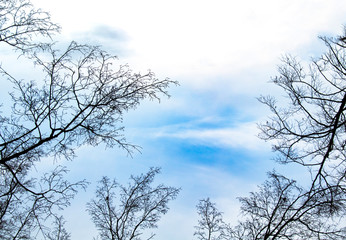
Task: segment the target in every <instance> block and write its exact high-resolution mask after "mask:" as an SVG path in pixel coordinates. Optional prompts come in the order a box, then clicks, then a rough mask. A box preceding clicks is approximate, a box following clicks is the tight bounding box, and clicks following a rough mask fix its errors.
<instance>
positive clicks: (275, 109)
mask: <svg viewBox="0 0 346 240" xmlns="http://www.w3.org/2000/svg"><path fill="white" fill-rule="evenodd" d="M345 31H346V29H345ZM321 40H322V41H323V42H324V43H325V45H326V46H327V52H326V53H325V54H323V55H322V57H320V58H319V59H316V60H313V61H312V63H311V64H310V66H309V68H308V69H305V68H303V66H302V64H301V63H300V62H299V61H297V60H296V58H294V57H291V56H286V57H284V58H283V65H282V66H280V67H279V74H280V75H279V76H278V77H275V78H274V80H273V81H274V83H275V84H277V85H278V86H280V87H281V88H282V89H284V90H285V92H286V95H287V96H288V98H289V101H290V102H289V105H288V106H286V107H280V106H278V105H277V103H276V100H275V99H274V98H273V97H261V98H260V101H261V102H263V103H264V104H266V105H268V106H269V108H270V109H271V111H272V113H273V117H272V118H271V119H270V121H268V122H267V123H265V124H262V125H260V127H261V129H262V135H261V137H262V138H263V139H265V140H275V141H277V144H275V145H274V150H275V151H278V152H279V153H280V155H279V159H278V160H279V161H280V162H282V163H290V162H294V163H298V164H301V165H304V166H308V167H310V168H311V170H312V171H313V174H314V177H315V179H314V185H320V184H325V185H328V184H341V185H342V186H343V187H345V170H346V161H345V157H346V154H345V146H346V118H345V110H346V106H345V104H346V91H345V89H346V55H345V54H346V51H345V49H346V41H345V37H344V36H342V37H339V38H327V37H321Z"/></svg>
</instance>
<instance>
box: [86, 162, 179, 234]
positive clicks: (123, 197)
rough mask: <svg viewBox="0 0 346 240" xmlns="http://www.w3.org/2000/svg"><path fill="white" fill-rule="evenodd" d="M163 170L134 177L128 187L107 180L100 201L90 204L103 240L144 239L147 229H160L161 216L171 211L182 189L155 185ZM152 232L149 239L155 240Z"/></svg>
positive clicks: (98, 192) (100, 188) (100, 190)
mask: <svg viewBox="0 0 346 240" xmlns="http://www.w3.org/2000/svg"><path fill="white" fill-rule="evenodd" d="M159 172H160V169H159V168H151V169H150V170H149V171H148V173H146V174H141V175H140V176H131V178H130V181H131V182H130V183H129V184H128V185H127V186H124V185H120V184H118V183H117V182H116V181H115V180H110V179H109V178H107V177H103V178H102V180H101V181H100V182H99V186H98V187H97V190H96V199H93V200H92V201H90V202H89V203H88V204H87V209H88V212H89V214H90V215H91V217H92V220H93V222H94V223H95V225H96V227H97V228H98V230H99V231H100V237H101V239H111V240H131V239H133V240H135V239H137V240H138V239H141V235H142V234H143V231H144V230H145V229H151V228H156V227H157V222H158V221H159V220H160V218H161V215H163V214H165V213H166V212H167V211H168V202H169V201H170V200H173V199H175V198H176V196H177V195H178V193H179V189H177V188H174V187H167V186H164V185H162V184H160V185H158V186H155V187H153V186H151V185H152V184H153V181H154V177H155V175H156V174H158V173H159ZM154 236H155V234H153V233H151V235H150V236H149V237H147V238H146V239H152V238H153V237H154Z"/></svg>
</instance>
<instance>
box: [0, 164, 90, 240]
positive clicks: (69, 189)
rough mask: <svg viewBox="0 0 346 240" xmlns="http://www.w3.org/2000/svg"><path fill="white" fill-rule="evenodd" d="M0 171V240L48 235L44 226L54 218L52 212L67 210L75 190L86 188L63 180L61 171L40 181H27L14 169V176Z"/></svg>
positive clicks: (55, 216) (59, 169)
mask: <svg viewBox="0 0 346 240" xmlns="http://www.w3.org/2000/svg"><path fill="white" fill-rule="evenodd" d="M0 170H1V173H2V174H1V183H0V194H1V195H0V238H1V239H4V240H10V239H13V240H14V239H37V236H38V235H39V234H42V235H43V236H45V235H46V234H48V232H49V231H50V228H48V227H47V222H49V221H50V219H51V218H57V213H56V211H57V210H59V209H63V208H64V207H66V206H69V205H70V201H71V199H72V198H73V197H74V196H75V194H76V193H77V190H78V189H80V188H85V187H86V184H87V183H86V182H85V181H80V182H77V183H69V182H68V181H66V180H64V175H65V173H66V171H67V170H66V169H65V168H63V167H57V168H56V169H54V170H53V171H52V172H51V173H46V174H44V175H43V177H42V178H41V179H35V178H31V179H28V176H27V174H26V173H25V171H27V169H23V170H19V168H17V169H16V170H15V171H16V173H14V174H12V173H10V171H9V170H8V169H4V168H3V167H2V166H1V167H0ZM11 171H13V170H12V169H11ZM20 171H23V172H24V173H21V172H20Z"/></svg>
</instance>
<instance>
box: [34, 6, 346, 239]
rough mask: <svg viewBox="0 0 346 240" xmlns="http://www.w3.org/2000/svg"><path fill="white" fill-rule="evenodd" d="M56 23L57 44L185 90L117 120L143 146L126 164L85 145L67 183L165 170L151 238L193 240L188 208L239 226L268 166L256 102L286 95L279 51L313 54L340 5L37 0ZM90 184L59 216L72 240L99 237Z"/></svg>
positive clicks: (332, 29) (344, 9)
mask: <svg viewBox="0 0 346 240" xmlns="http://www.w3.org/2000/svg"><path fill="white" fill-rule="evenodd" d="M32 2H33V3H34V4H35V5H36V6H38V7H40V8H43V9H44V10H47V11H49V12H50V13H51V15H52V18H53V20H54V21H55V22H57V23H59V24H60V25H61V26H62V32H61V35H59V36H57V40H59V41H61V42H66V43H67V42H69V41H71V40H76V41H78V42H80V43H84V42H87V43H92V44H98V45H102V46H103V48H104V49H105V50H107V51H109V52H110V53H112V54H115V55H117V56H119V63H120V64H121V63H128V64H129V65H130V66H131V68H132V69H134V70H135V71H140V72H145V71H147V69H151V70H153V71H154V72H155V73H156V75H157V77H159V78H165V77H169V78H171V79H172V80H177V81H179V82H180V86H178V87H172V88H171V89H170V94H171V95H172V97H171V98H169V99H166V98H163V99H162V101H161V103H160V104H159V103H158V102H155V101H153V102H151V101H145V102H143V104H142V105H141V106H139V107H138V108H137V109H136V110H134V111H130V112H128V113H127V114H126V115H125V117H124V125H125V128H126V129H125V132H124V133H125V136H126V137H127V139H128V140H129V141H130V142H131V143H134V144H137V145H140V146H141V147H142V149H141V153H135V154H134V155H133V156H132V158H131V157H129V156H127V154H126V153H125V152H124V151H122V150H120V149H117V148H114V149H105V148H104V146H99V147H97V148H91V147H88V146H85V147H82V148H80V149H79V150H77V151H76V153H77V155H78V157H77V158H76V159H75V160H74V161H72V162H67V163H66V164H67V165H68V167H69V168H70V170H71V171H70V178H71V179H84V178H86V179H87V180H88V181H90V182H95V181H97V180H99V179H100V178H101V177H102V176H104V175H107V176H109V177H115V178H117V179H118V180H119V182H124V183H126V181H127V178H128V176H129V175H130V174H139V173H143V172H146V171H147V170H148V169H149V167H151V166H158V167H162V174H161V175H160V176H158V181H161V182H163V183H165V184H168V185H173V186H176V187H181V188H182V191H181V193H180V195H179V197H178V198H177V200H175V201H174V202H172V204H171V209H170V211H169V213H168V214H167V215H166V216H165V217H163V218H162V221H161V222H160V224H159V229H157V230H156V231H155V232H156V233H157V236H156V239H165V240H176V239H181V240H184V239H193V232H194V229H193V226H194V225H195V224H197V215H196V211H195V205H196V204H197V203H198V200H199V199H201V198H206V197H210V198H211V199H212V201H214V202H216V203H217V206H218V207H219V209H220V210H221V211H223V212H224V215H225V220H226V221H229V222H232V223H235V222H236V219H237V218H238V210H239V203H238V201H237V199H236V197H238V196H244V195H246V194H247V193H248V192H249V191H253V190H255V189H256V185H258V184H261V183H262V182H263V180H264V179H265V178H266V172H267V171H269V170H272V169H273V168H275V169H277V170H278V171H281V172H283V173H286V174H287V175H289V176H292V177H295V178H298V179H303V178H304V176H303V175H302V172H301V171H297V169H293V168H292V167H287V166H286V167H282V166H278V165H277V164H275V163H274V162H273V161H272V160H271V158H273V154H272V152H271V150H270V149H271V148H270V143H266V142H263V141H262V140H260V139H258V138H257V137H256V135H257V134H258V130H257V127H256V124H257V123H259V122H260V121H263V120H265V119H266V117H267V116H268V114H269V111H268V110H267V109H266V108H265V106H263V105H261V104H260V103H259V102H258V101H257V100H256V98H257V97H259V96H260V95H261V94H263V95H266V94H272V95H276V96H281V95H282V92H279V91H278V90H279V89H278V88H277V87H275V86H274V85H272V84H271V83H269V81H270V78H271V77H272V76H274V75H275V74H276V67H277V64H279V59H280V57H281V56H282V54H284V53H292V54H293V55H299V56H300V57H301V58H302V59H303V60H308V59H309V58H310V57H314V56H315V57H317V56H318V55H319V54H320V53H321V52H322V51H323V45H322V44H321V43H320V42H319V41H318V39H317V36H318V35H320V34H322V35H325V34H326V35H335V34H339V33H340V31H341V30H342V25H343V24H345V20H346V18H345V16H346V2H345V1H341V0H329V1H325V0H304V1H301V0H291V1H286V0H263V1H256V0H244V1H232V0H228V1H226V0H213V1H211V0H199V1H197V0H175V1H170V0H169V1H165V0H161V1H160V0H147V1H143V0H127V1H119V0H98V1H97V2H95V1H90V0H83V1H82V0H74V1H71V0H70V1H67V0H59V1H51V0H50V1H49V0H33V1H32ZM94 187H95V185H94V184H91V185H90V187H89V188H88V189H87V191H86V192H80V194H79V195H78V196H77V197H76V199H75V200H74V201H73V204H72V205H71V207H69V208H68V209H67V210H66V211H65V213H66V215H65V216H66V220H67V221H68V230H69V231H71V232H72V239H92V237H93V236H96V234H97V233H96V231H95V230H94V227H93V223H92V222H91V221H90V217H89V216H88V214H87V213H86V212H85V204H86V202H87V201H89V199H90V198H91V197H92V196H93V194H94Z"/></svg>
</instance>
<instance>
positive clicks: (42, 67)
mask: <svg viewBox="0 0 346 240" xmlns="http://www.w3.org/2000/svg"><path fill="white" fill-rule="evenodd" d="M58 31H59V26H58V25H56V24H54V23H52V22H51V19H50V16H49V14H48V13H46V12H44V11H42V10H40V9H35V8H34V7H33V6H32V4H31V3H30V1H29V0H6V1H0V46H3V47H6V46H7V47H11V48H13V49H14V50H20V51H19V53H18V54H19V55H20V56H21V57H25V58H27V59H28V60H31V61H32V63H33V68H32V69H33V72H34V71H35V70H37V71H36V72H34V74H36V75H37V78H36V79H35V80H32V79H21V78H19V77H18V76H17V73H16V72H15V73H13V72H10V71H8V70H6V69H5V68H4V67H3V66H1V65H0V76H1V78H2V81H6V80H8V81H9V82H10V83H11V84H12V87H13V89H12V92H11V93H10V99H11V100H12V102H6V106H11V105H12V107H11V108H10V109H9V110H8V109H7V108H5V109H3V108H2V109H0V110H1V115H0V173H1V175H0V177H1V182H0V206H1V208H0V226H1V228H0V236H1V239H37V234H38V232H40V234H41V235H42V236H44V237H49V236H50V237H52V235H49V228H47V226H45V223H49V221H50V219H53V220H54V219H57V217H58V216H57V215H56V213H55V210H57V209H63V208H64V207H66V206H67V205H68V204H69V202H70V200H71V198H73V196H74V195H75V193H76V191H77V190H78V189H79V188H84V187H85V186H86V184H87V183H86V182H85V181H80V182H77V183H69V182H67V181H66V180H64V173H65V172H66V169H64V168H56V169H55V170H53V171H52V172H50V173H46V174H44V175H43V177H42V178H41V179H40V178H39V177H38V178H35V179H34V178H32V177H31V176H32V175H31V174H32V172H33V169H34V167H35V164H37V163H38V162H40V161H42V160H45V161H46V159H47V158H51V157H53V158H55V159H58V158H67V159H72V158H74V157H75V154H74V150H75V149H76V148H78V147H79V146H81V145H84V144H89V145H92V146H96V145H98V144H100V143H104V144H105V145H106V146H108V147H114V146H119V147H121V148H123V149H125V150H126V151H128V153H129V154H131V153H132V151H133V150H135V149H136V148H137V147H136V146H135V145H133V144H130V143H128V142H127V141H126V139H125V138H124V136H123V134H122V131H123V128H124V127H123V126H122V117H123V114H124V113H125V112H126V111H128V110H130V109H134V108H136V107H137V106H138V105H139V103H140V102H141V101H142V100H144V99H157V100H159V96H160V94H163V95H166V96H168V94H167V92H166V89H167V88H168V87H169V86H170V85H171V84H176V82H175V81H171V80H169V79H163V80H159V79H157V78H156V77H155V75H154V74H153V73H152V72H151V71H148V72H147V73H145V74H140V73H134V72H133V71H132V70H131V69H130V68H129V67H128V66H127V65H119V64H118V63H117V58H116V57H115V56H111V55H109V54H108V53H107V52H105V51H103V50H102V49H101V48H100V47H95V46H90V45H81V44H77V43H75V42H72V43H71V44H70V45H69V46H67V47H66V48H65V49H63V48H62V47H59V48H57V47H56V45H55V44H54V43H52V42H50V41H48V42H45V43H42V42H40V40H42V39H43V37H51V36H52V34H54V33H57V32H58ZM48 39H49V38H48ZM0 61H5V59H1V60H0ZM28 75H29V74H28ZM30 75H32V74H30ZM36 75H35V76H36ZM2 104H3V103H1V104H0V107H2V106H3V105H2ZM56 223H57V224H58V225H59V224H60V225H61V223H62V222H61V221H60V223H59V221H57V222H56ZM66 236H67V235H66ZM66 236H65V237H64V238H67V237H66ZM60 238H62V237H60ZM62 239H63V238H62Z"/></svg>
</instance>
